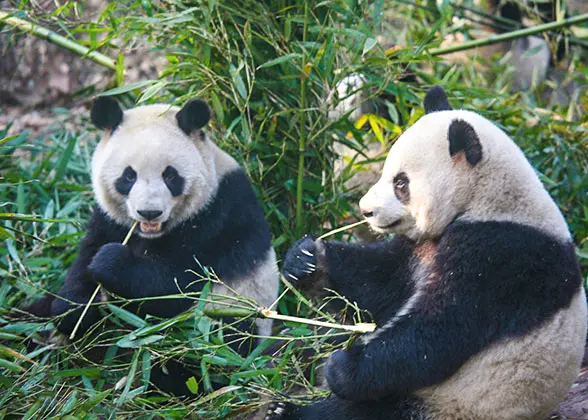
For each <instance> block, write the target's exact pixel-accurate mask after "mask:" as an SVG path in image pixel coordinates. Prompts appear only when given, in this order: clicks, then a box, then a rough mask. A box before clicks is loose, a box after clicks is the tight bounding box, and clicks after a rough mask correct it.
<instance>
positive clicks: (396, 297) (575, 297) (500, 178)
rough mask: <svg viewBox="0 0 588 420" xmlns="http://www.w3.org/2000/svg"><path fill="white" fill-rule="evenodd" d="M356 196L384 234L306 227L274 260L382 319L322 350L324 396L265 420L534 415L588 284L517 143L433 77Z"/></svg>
mask: <svg viewBox="0 0 588 420" xmlns="http://www.w3.org/2000/svg"><path fill="white" fill-rule="evenodd" d="M424 105H425V111H426V114H425V115H424V116H423V117H422V118H421V119H419V120H418V121H417V122H416V123H415V124H414V125H412V126H411V127H410V128H409V129H407V130H406V132H405V133H404V134H402V136H401V137H400V138H399V139H398V141H397V142H396V143H395V144H394V145H393V146H392V149H391V150H390V153H389V155H388V157H387V159H386V163H385V166H384V169H383V173H382V176H381V178H380V180H379V181H378V182H377V183H376V184H375V185H374V186H373V187H372V188H371V189H370V190H369V191H368V193H367V194H366V195H365V196H364V197H363V198H362V199H361V201H360V208H361V211H362V213H363V215H364V216H365V218H366V219H367V221H368V222H369V224H370V226H371V227H372V228H373V229H374V230H376V231H378V232H382V233H386V234H388V233H393V234H395V236H394V237H393V238H392V239H390V240H382V241H380V242H376V243H371V244H353V245H350V244H346V243H341V242H335V241H323V240H315V239H314V238H313V237H309V236H307V237H304V238H302V239H301V240H299V241H298V242H297V243H296V244H295V245H294V246H293V247H292V248H291V249H290V250H289V251H288V252H287V254H286V257H285V260H284V263H283V267H282V273H283V275H284V276H285V277H286V278H287V279H288V280H290V281H291V282H294V283H295V284H296V285H298V286H304V285H307V284H312V283H316V282H319V281H325V280H326V281H327V282H328V283H327V284H328V287H329V288H331V289H333V290H335V291H336V292H337V293H339V294H341V295H343V296H345V297H346V298H347V299H348V300H349V301H351V302H356V304H357V305H358V306H359V307H360V308H362V309H366V310H368V311H370V312H371V314H372V315H373V317H374V320H375V322H376V324H377V328H376V330H375V331H374V332H373V333H370V334H366V335H364V336H362V338H361V340H356V341H355V343H353V344H352V345H351V346H350V347H349V348H348V349H347V350H339V351H336V352H334V353H332V354H331V355H330V357H329V359H328V361H327V362H326V366H325V377H326V380H327V383H328V386H329V388H330V390H331V391H332V395H331V396H330V397H329V398H327V399H325V400H322V401H319V402H315V403H313V404H311V405H307V406H298V405H294V404H293V403H285V402H278V403H274V404H273V405H271V407H270V409H269V410H268V414H267V418H268V419H277V418H281V419H305V420H306V419H308V420H310V419H320V420H330V419H333V420H335V419H337V420H338V419H354V420H362V419H365V420H368V419H369V420H377V419H399V420H401V419H421V420H438V419H446V420H449V419H452V420H454V419H467V420H476V419H484V420H490V419H543V418H544V416H545V415H546V414H547V413H549V411H550V410H552V409H553V408H554V407H555V406H556V405H557V404H558V403H559V402H560V401H561V400H563V399H564V397H565V396H566V393H567V391H568V390H569V388H570V387H571V385H572V383H573V382H574V379H575V377H576V374H577V372H578V370H579V367H580V363H581V359H582V355H583V351H584V343H585V340H586V296H585V292H584V289H583V287H582V282H581V273H580V268H579V264H578V261H577V258H576V256H575V252H574V245H573V243H572V239H571V236H570V233H569V231H568V228H567V225H566V222H565V220H564V218H563V216H562V214H561V213H560V211H559V210H558V207H557V206H556V204H555V203H554V202H553V200H552V199H551V198H550V196H549V195H548V193H547V191H546V190H545V189H544V188H543V186H542V185H541V182H540V181H539V179H538V177H537V175H536V174H535V172H534V170H533V168H532V167H531V165H530V164H529V162H528V161H527V160H526V159H525V156H524V155H523V153H522V152H521V150H520V149H519V148H518V147H517V146H516V144H515V143H514V142H513V141H512V140H511V139H510V138H509V137H508V136H507V135H506V134H505V133H504V132H503V131H502V130H500V129H499V128H498V127H497V126H496V125H494V124H493V123H492V122H490V121H488V120H487V119H485V118H484V117H482V116H480V115H478V114H476V113H474V112H470V111H464V110H452V109H451V107H450V106H449V102H448V100H447V96H446V94H445V92H444V91H443V89H442V88H440V87H438V86H436V87H433V88H431V89H430V90H429V92H428V93H427V95H426V97H425V101H424Z"/></svg>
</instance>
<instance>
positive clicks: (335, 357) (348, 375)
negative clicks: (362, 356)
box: [324, 350, 358, 399]
mask: <svg viewBox="0 0 588 420" xmlns="http://www.w3.org/2000/svg"><path fill="white" fill-rule="evenodd" d="M355 370H356V363H355V362H354V360H353V355H352V354H350V353H349V352H348V351H346V350H337V351H336V352H334V353H332V354H331V356H330V357H329V360H328V361H327V364H326V365H325V373H324V375H325V379H326V380H327V383H328V384H329V388H330V389H331V391H333V392H334V393H335V394H336V395H337V396H338V397H340V398H343V399H356V397H357V392H358V390H357V389H356V388H357V387H355V386H354V384H355V383H356V382H357V379H356V372H355Z"/></svg>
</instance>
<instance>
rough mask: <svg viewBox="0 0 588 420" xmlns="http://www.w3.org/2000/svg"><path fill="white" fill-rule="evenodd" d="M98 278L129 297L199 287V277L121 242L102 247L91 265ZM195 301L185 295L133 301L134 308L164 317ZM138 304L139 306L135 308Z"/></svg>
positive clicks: (108, 288) (115, 291)
mask: <svg viewBox="0 0 588 420" xmlns="http://www.w3.org/2000/svg"><path fill="white" fill-rule="evenodd" d="M88 270H89V272H90V273H91V274H92V276H93V278H94V280H95V281H96V282H97V283H100V284H102V285H103V286H104V288H105V289H106V290H108V291H109V292H112V293H114V294H117V295H119V296H122V297H124V298H127V299H140V298H145V297H154V296H166V295H177V294H180V293H185V292H192V291H196V290H193V289H192V288H189V287H188V286H189V285H190V284H193V285H194V286H195V287H197V285H196V283H197V282H196V281H195V280H197V278H196V276H195V275H193V274H190V273H186V272H185V269H179V268H177V267H175V266H173V265H171V264H167V263H165V262H163V261H159V260H155V259H153V258H151V257H149V256H137V255H134V254H133V253H132V251H131V250H130V249H129V248H128V247H125V246H123V245H121V244H119V243H109V244H106V245H104V246H102V247H101V248H100V250H99V251H98V253H97V254H96V255H95V256H94V258H93V259H92V262H91V263H90V265H89V267H88ZM193 303H194V301H193V300H192V299H190V298H188V297H186V298H185V299H163V298H162V299H157V300H147V301H144V302H141V303H137V304H135V305H133V308H132V310H133V311H135V312H139V313H148V314H151V315H155V316H158V317H162V318H170V317H173V316H175V315H177V314H179V313H181V312H184V311H186V310H187V309H189V308H190V306H191V305H192V304H193ZM135 306H136V308H134V307H135Z"/></svg>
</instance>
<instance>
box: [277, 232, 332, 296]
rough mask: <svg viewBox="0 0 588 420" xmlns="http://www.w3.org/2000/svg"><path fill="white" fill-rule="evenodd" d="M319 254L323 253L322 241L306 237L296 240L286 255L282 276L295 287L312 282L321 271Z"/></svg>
mask: <svg viewBox="0 0 588 420" xmlns="http://www.w3.org/2000/svg"><path fill="white" fill-rule="evenodd" d="M320 253H324V245H323V243H322V241H320V240H316V239H315V238H314V237H312V236H309V235H306V236H305V237H303V238H302V239H300V240H298V241H297V242H296V243H295V244H294V245H293V246H292V248H290V249H289V250H288V252H287V253H286V257H285V258H284V264H283V265H282V274H283V276H284V277H285V278H286V280H288V281H289V282H291V283H292V284H294V285H295V286H304V285H308V284H310V283H311V282H312V280H313V279H314V278H315V277H316V275H317V274H319V272H320V271H321V269H322V267H320V266H319V265H320V262H319V261H320V258H319V255H318V254H320Z"/></svg>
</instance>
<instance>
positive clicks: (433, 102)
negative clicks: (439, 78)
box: [424, 85, 452, 114]
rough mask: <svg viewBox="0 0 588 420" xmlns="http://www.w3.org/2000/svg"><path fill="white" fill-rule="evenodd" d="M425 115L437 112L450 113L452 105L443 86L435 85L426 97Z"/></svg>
mask: <svg viewBox="0 0 588 420" xmlns="http://www.w3.org/2000/svg"><path fill="white" fill-rule="evenodd" d="M424 105H425V114H430V113H431V112H437V111H449V110H451V109H452V108H451V105H449V100H448V99H447V94H446V93H445V91H444V90H443V88H442V87H441V86H438V85H435V86H433V87H432V88H431V89H429V91H428V92H427V94H426V95H425V101H424Z"/></svg>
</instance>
